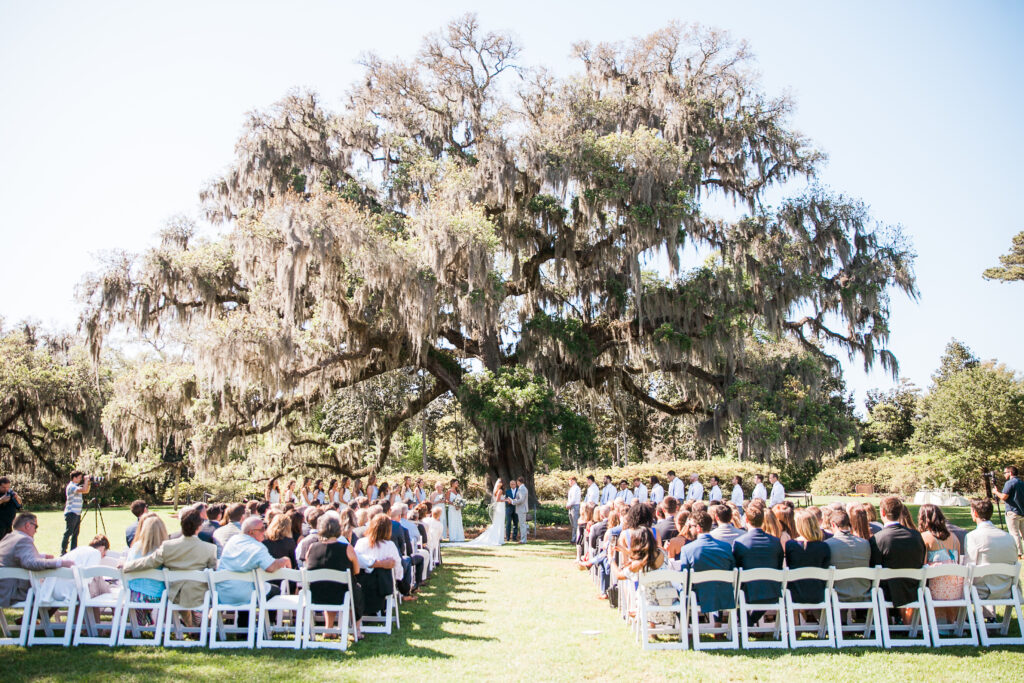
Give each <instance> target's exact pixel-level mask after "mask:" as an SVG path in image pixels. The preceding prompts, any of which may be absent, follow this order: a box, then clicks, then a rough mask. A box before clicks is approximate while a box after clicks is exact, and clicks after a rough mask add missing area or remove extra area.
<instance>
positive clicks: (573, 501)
mask: <svg viewBox="0 0 1024 683" xmlns="http://www.w3.org/2000/svg"><path fill="white" fill-rule="evenodd" d="M565 509H566V510H568V511H569V535H570V536H571V537H572V542H573V543H574V544H575V543H576V533H577V531H578V529H579V521H580V485H579V484H577V483H576V477H570V478H569V494H568V495H567V496H566V497H565Z"/></svg>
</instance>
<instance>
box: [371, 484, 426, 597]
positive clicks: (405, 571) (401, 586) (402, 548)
mask: <svg viewBox="0 0 1024 683" xmlns="http://www.w3.org/2000/svg"><path fill="white" fill-rule="evenodd" d="M381 506H382V507H383V508H384V511H385V512H386V513H387V515H388V516H389V517H390V519H391V542H392V543H394V544H395V547H396V548H398V553H399V555H400V556H401V562H402V577H401V578H400V579H398V590H399V591H400V592H401V593H402V595H403V596H405V598H406V599H412V598H414V597H415V596H414V595H413V592H414V591H415V589H416V576H417V575H418V574H419V571H418V570H419V566H418V564H419V563H421V562H422V561H423V558H421V557H419V556H418V555H416V554H415V553H414V550H413V545H412V539H410V538H409V532H408V531H407V530H406V528H405V527H404V526H403V525H402V523H401V521H400V520H401V517H402V513H401V512H400V511H401V509H402V508H403V507H404V506H403V505H402V503H400V502H398V503H395V504H394V506H392V505H391V503H390V501H384V502H383V503H382V504H381Z"/></svg>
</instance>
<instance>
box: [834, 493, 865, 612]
mask: <svg viewBox="0 0 1024 683" xmlns="http://www.w3.org/2000/svg"><path fill="white" fill-rule="evenodd" d="M861 515H862V516H864V525H865V527H866V526H867V516H866V515H864V513H863V511H861ZM829 520H830V521H831V523H832V538H830V539H828V540H826V541H825V544H826V545H828V549H829V554H830V557H831V558H832V566H833V567H835V568H836V569H853V568H856V567H867V566H869V562H870V561H871V544H870V543H868V540H867V539H866V538H861V537H859V536H857V535H855V534H854V533H853V532H852V530H851V528H850V516H849V515H848V514H846V510H843V509H842V508H840V509H838V510H835V509H833V510H830V511H829ZM833 590H835V592H836V594H837V595H838V596H839V599H840V600H841V601H843V602H860V601H862V600H865V599H866V596H867V595H868V592H869V591H870V590H871V581H870V580H868V579H844V580H842V581H836V583H835V585H834V586H833Z"/></svg>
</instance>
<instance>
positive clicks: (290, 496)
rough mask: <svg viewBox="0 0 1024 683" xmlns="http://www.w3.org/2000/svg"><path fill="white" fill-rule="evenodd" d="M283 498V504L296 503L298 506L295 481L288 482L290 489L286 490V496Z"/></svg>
mask: <svg viewBox="0 0 1024 683" xmlns="http://www.w3.org/2000/svg"><path fill="white" fill-rule="evenodd" d="M281 498H282V500H281V502H282V503H295V504H297V503H296V500H297V498H296V496H295V480H294V479H292V480H291V481H289V482H288V487H287V488H286V489H285V490H284V494H283V495H282V496H281Z"/></svg>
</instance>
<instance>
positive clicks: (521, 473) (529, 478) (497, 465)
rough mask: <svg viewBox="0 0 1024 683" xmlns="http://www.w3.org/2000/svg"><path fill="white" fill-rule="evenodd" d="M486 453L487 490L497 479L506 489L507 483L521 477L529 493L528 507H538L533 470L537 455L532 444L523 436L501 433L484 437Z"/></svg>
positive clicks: (492, 486) (491, 487)
mask: <svg viewBox="0 0 1024 683" xmlns="http://www.w3.org/2000/svg"><path fill="white" fill-rule="evenodd" d="M484 441H485V444H484V447H485V449H486V453H487V488H488V490H492V489H493V488H494V483H495V481H497V480H498V479H501V481H502V482H503V483H504V484H505V488H506V490H507V489H508V484H509V482H510V481H511V480H512V479H513V478H516V479H518V478H519V477H522V478H523V479H524V480H525V483H526V489H527V490H528V491H529V492H530V507H534V506H536V505H538V502H537V500H538V499H537V488H536V487H535V486H534V468H535V466H536V461H537V453H536V449H535V447H534V444H533V443H531V442H530V440H529V439H528V438H526V437H524V436H519V435H515V434H506V433H501V434H498V435H496V436H494V437H485V439H484Z"/></svg>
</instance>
